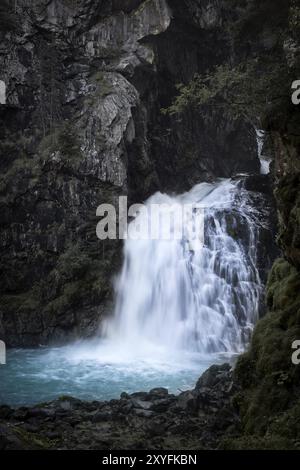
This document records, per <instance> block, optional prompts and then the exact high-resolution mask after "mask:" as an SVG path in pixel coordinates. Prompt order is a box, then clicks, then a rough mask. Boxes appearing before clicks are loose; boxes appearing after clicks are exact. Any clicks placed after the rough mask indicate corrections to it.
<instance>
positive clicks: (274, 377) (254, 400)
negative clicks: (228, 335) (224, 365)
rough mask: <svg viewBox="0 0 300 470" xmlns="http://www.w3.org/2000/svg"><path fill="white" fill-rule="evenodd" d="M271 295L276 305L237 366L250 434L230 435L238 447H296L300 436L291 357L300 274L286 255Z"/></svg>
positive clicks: (299, 329) (299, 384) (298, 328)
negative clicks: (287, 259) (242, 435)
mask: <svg viewBox="0 0 300 470" xmlns="http://www.w3.org/2000/svg"><path fill="white" fill-rule="evenodd" d="M267 300H268V306H269V308H270V311H269V313H268V314H267V315H266V316H265V317H264V318H262V319H261V320H260V321H259V322H258V324H257V326H256V328H255V330H254V334H253V338H252V342H251V348H250V351H249V352H248V353H247V354H244V355H243V356H241V357H240V358H239V360H238V362H237V365H236V368H235V377H236V379H237V381H238V382H239V384H240V386H241V391H240V392H239V394H237V395H236V396H235V397H234V403H235V404H236V406H237V407H238V409H239V411H240V416H241V418H242V426H243V432H244V433H245V434H246V435H247V437H245V438H244V437H242V438H241V439H237V440H234V441H228V442H227V444H226V445H227V446H232V447H233V448H235V446H237V447H236V448H252V445H253V446H254V447H253V448H266V449H267V448H275V449H276V448H290V447H292V448H294V447H295V446H296V444H295V442H297V440H300V426H299V425H298V424H297V423H299V422H300V399H299V393H298V391H299V388H300V374H299V366H296V365H294V364H292V361H291V355H292V352H293V350H292V343H293V341H294V340H296V339H299V338H300V322H299V318H300V315H299V312H300V275H299V272H298V271H297V270H296V268H295V267H294V266H292V265H290V264H289V263H288V262H287V261H286V260H284V259H278V260H277V261H276V262H275V263H274V266H273V268H272V270H271V272H270V275H269V279H268V284H267ZM290 429H293V431H290ZM249 436H250V437H249ZM294 441H295V442H294ZM247 442H248V444H247ZM251 442H252V444H251ZM249 443H250V444H249ZM248 445H250V447H247V446H248ZM255 446H262V447H255ZM272 446H274V447H272ZM276 446H277V447H276Z"/></svg>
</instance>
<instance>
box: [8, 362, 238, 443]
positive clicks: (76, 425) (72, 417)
mask: <svg viewBox="0 0 300 470" xmlns="http://www.w3.org/2000/svg"><path fill="white" fill-rule="evenodd" d="M236 390H237V387H236V385H235V384H234V382H233V374H232V369H231V367H230V366H229V365H228V364H224V365H222V366H212V367H211V368H210V369H208V370H207V371H206V372H205V373H204V374H203V376H202V377H201V378H200V379H199V381H198V382H197V385H196V387H195V389H194V390H190V391H186V392H182V393H180V394H179V395H172V394H169V393H168V390H166V389H164V388H155V389H153V390H150V392H137V393H133V394H131V395H129V394H127V393H122V395H121V397H120V399H119V400H111V401H108V402H96V401H94V402H83V401H80V400H77V399H75V398H72V397H67V396H66V397H61V398H60V399H58V400H56V401H53V402H50V403H45V404H40V405H36V406H34V407H32V408H27V407H22V408H19V409H12V408H10V407H7V406H1V407H0V449H7V450H8V449H172V448H173V449H174V448H177V449H202V448H203V449H214V448H218V446H219V445H220V442H221V440H222V437H223V435H224V434H225V432H226V433H229V434H230V435H231V434H232V435H234V433H236V430H237V429H238V426H239V418H238V415H237V412H236V409H235V407H234V406H233V404H232V397H233V395H234V393H235V392H236Z"/></svg>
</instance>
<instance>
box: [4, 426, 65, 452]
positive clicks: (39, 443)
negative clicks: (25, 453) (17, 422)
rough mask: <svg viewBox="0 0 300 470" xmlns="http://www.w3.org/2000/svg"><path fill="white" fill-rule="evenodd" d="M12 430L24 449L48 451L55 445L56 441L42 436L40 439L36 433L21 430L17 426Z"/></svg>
mask: <svg viewBox="0 0 300 470" xmlns="http://www.w3.org/2000/svg"><path fill="white" fill-rule="evenodd" d="M13 430H14V432H15V433H16V435H17V437H18V438H19V439H20V440H21V442H22V444H23V445H24V446H25V448H26V447H28V448H30V449H36V450H38V449H40V450H42V449H49V448H51V447H53V446H54V445H55V444H56V441H51V440H50V439H47V438H46V437H44V436H43V437H42V436H40V435H38V434H36V433H31V432H29V431H25V430H24V429H23V428H21V427H18V426H15V427H14V428H13Z"/></svg>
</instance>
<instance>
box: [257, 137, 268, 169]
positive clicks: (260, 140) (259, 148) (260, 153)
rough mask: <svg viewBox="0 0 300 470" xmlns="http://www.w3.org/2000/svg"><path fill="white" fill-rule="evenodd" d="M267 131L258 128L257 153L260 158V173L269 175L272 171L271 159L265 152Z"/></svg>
mask: <svg viewBox="0 0 300 470" xmlns="http://www.w3.org/2000/svg"><path fill="white" fill-rule="evenodd" d="M265 138H266V133H265V131H263V130H261V129H256V141H257V155H258V158H259V160H260V174H261V175H268V174H269V173H270V164H271V159H270V158H268V157H266V156H265V155H264V154H263V148H264V143H265Z"/></svg>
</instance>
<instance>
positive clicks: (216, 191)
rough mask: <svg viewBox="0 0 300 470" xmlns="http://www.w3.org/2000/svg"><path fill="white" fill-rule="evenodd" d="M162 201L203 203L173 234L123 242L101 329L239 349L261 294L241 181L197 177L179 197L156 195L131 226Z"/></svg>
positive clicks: (126, 339) (142, 340)
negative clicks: (112, 300) (111, 306)
mask: <svg viewBox="0 0 300 470" xmlns="http://www.w3.org/2000/svg"><path fill="white" fill-rule="evenodd" d="M162 203H163V204H165V205H166V206H168V205H174V204H175V205H177V206H178V205H179V206H183V205H186V204H195V207H197V205H199V204H200V205H201V207H202V208H204V209H203V210H197V209H194V210H193V212H192V216H191V217H190V218H188V219H187V220H185V222H184V223H185V227H184V230H183V231H182V237H181V238H179V239H171V240H166V239H162V238H160V239H149V238H148V239H147V238H145V239H139V240H132V239H127V240H126V241H125V245H124V263H123V268H122V271H121V274H120V276H119V278H118V280H117V282H116V297H117V301H116V308H115V313H114V316H113V318H111V319H109V320H107V321H106V322H105V323H104V325H103V331H102V333H103V335H104V336H106V338H108V339H109V340H110V341H113V342H115V344H118V345H120V344H127V345H131V346H132V348H137V349H138V347H139V346H140V347H141V346H142V345H147V344H151V345H152V346H153V345H155V346H157V348H160V347H161V348H167V350H169V351H172V350H174V351H175V350H176V351H190V352H199V353H203V354H207V353H222V352H230V353H231V352H240V351H242V350H243V349H244V347H245V345H246V344H247V342H248V341H249V337H250V334H251V331H252V329H253V326H254V324H255V322H256V320H257V317H258V307H259V298H260V292H261V283H260V279H259V274H258V271H257V269H256V247H257V235H258V228H257V220H256V215H255V209H254V208H253V207H252V205H251V201H250V198H249V194H248V192H247V191H246V190H245V189H243V184H242V180H227V179H226V180H219V181H217V182H216V183H201V184H198V185H196V186H195V187H194V188H193V189H192V190H191V191H189V192H187V193H185V194H182V195H180V196H172V197H171V196H169V195H166V194H162V193H157V194H155V195H153V196H152V197H151V198H150V199H148V201H146V204H145V205H146V208H148V209H149V210H148V211H146V212H145V213H143V214H141V215H138V216H137V218H136V219H135V220H133V221H132V222H131V224H130V225H131V228H132V227H133V226H134V224H138V225H143V224H149V225H151V210H150V208H151V206H152V205H154V204H162ZM203 211H204V212H203ZM203 217H204V239H203V242H202V243H201V237H200V236H199V237H198V238H196V243H195V238H193V239H192V238H191V233H193V230H194V227H195V226H196V227H201V220H200V219H201V218H202V219H203ZM149 219H150V220H149ZM199 235H201V234H199Z"/></svg>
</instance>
